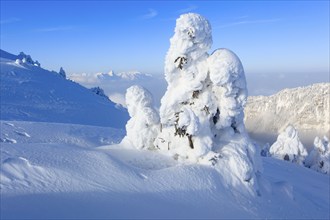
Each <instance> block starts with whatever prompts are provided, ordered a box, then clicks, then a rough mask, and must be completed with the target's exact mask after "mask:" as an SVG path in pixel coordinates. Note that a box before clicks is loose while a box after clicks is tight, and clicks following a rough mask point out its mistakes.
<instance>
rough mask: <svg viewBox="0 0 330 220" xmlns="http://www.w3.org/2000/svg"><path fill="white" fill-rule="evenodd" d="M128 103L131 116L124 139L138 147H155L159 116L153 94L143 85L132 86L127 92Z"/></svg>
mask: <svg viewBox="0 0 330 220" xmlns="http://www.w3.org/2000/svg"><path fill="white" fill-rule="evenodd" d="M126 105H127V110H128V113H129V115H130V117H131V118H130V120H129V121H128V122H127V124H126V132H127V135H126V137H125V138H124V140H123V141H128V142H129V143H130V144H131V145H132V146H134V147H135V148H137V149H153V148H154V145H153V142H154V141H155V138H156V136H157V133H158V132H159V116H158V113H157V112H156V110H155V109H154V108H153V99H152V95H151V94H150V92H149V91H148V90H146V89H144V88H143V87H141V86H131V87H130V88H128V89H127V92H126Z"/></svg>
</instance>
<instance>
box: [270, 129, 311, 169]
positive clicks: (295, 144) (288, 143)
mask: <svg viewBox="0 0 330 220" xmlns="http://www.w3.org/2000/svg"><path fill="white" fill-rule="evenodd" d="M269 153H270V155H271V156H272V157H275V158H278V159H282V160H287V161H291V162H293V163H298V164H300V165H303V162H304V160H305V158H306V156H307V154H308V153H307V150H306V149H305V147H304V146H303V144H302V143H301V142H300V139H299V135H298V132H297V130H296V129H295V128H294V127H293V126H292V125H289V126H288V127H287V128H286V129H285V130H284V131H283V132H282V133H280V135H279V136H278V138H277V140H276V142H275V143H274V144H273V145H272V146H271V147H270V149H269Z"/></svg>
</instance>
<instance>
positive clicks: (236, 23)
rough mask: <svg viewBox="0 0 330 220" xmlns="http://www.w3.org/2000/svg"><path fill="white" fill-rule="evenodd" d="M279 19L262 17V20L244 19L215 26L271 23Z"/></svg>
mask: <svg viewBox="0 0 330 220" xmlns="http://www.w3.org/2000/svg"><path fill="white" fill-rule="evenodd" d="M280 20H281V19H278V18H275V19H264V20H245V21H237V22H232V23H228V24H224V25H220V26H217V27H215V28H226V27H232V26H237V25H245V24H262V23H273V22H278V21H280Z"/></svg>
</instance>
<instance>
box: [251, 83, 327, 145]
mask: <svg viewBox="0 0 330 220" xmlns="http://www.w3.org/2000/svg"><path fill="white" fill-rule="evenodd" d="M329 97H330V83H319V84H314V85H311V86H306V87H298V88H294V89H285V90H282V91H280V92H279V93H277V94H275V95H272V96H254V97H249V98H248V102H247V105H246V108H245V125H246V128H247V130H248V132H249V134H250V135H251V136H252V137H253V138H254V139H259V140H261V142H262V143H263V144H265V143H266V142H269V143H273V142H274V141H275V140H276V137H277V134H278V133H279V132H280V131H282V130H283V129H284V128H286V127H287V126H288V125H289V124H291V125H293V126H294V127H295V128H296V129H297V130H298V131H299V134H300V136H301V141H302V143H303V144H304V145H305V146H306V147H307V146H312V144H313V140H314V138H315V136H320V137H323V136H324V135H326V136H329V132H330V114H329V112H330V99H329Z"/></svg>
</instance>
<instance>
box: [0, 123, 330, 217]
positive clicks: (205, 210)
mask: <svg viewBox="0 0 330 220" xmlns="http://www.w3.org/2000/svg"><path fill="white" fill-rule="evenodd" d="M116 131H118V130H115V129H113V130H112V131H111V129H109V128H104V127H92V126H82V125H75V124H56V123H55V124H54V123H40V122H22V121H1V132H2V135H4V134H5V133H6V134H7V137H8V138H11V139H15V140H16V141H17V143H16V144H13V143H1V149H0V150H1V154H0V156H1V171H0V176H1V178H0V187H1V191H0V196H1V203H0V208H1V210H0V217H1V219H8V218H12V219H19V218H21V219H67V218H75V219H81V218H88V219H101V218H106V219H110V218H122V219H127V218H134V219H136V218H140V219H141V218H143V219H147V218H148V219H155V218H176V219H177V218H185V219H196V218H199V219H207V218H213V219H221V218H222V219H229V218H236V219H237V218H238V219H247V218H252V219H259V218H263V219H264V218H267V219H278V218H281V219H282V218H287V219H320V218H323V219H327V218H328V217H329V207H330V204H329V194H330V192H329V184H330V183H329V178H328V176H326V175H322V174H320V173H317V172H314V171H312V170H310V169H306V168H304V167H301V166H296V165H295V164H292V163H287V162H283V161H280V160H274V159H273V158H270V157H268V158H263V164H264V169H265V171H264V174H263V176H262V177H261V178H260V193H261V196H258V197H251V196H244V195H243V194H242V193H240V191H239V189H236V188H234V187H233V188H230V189H228V188H227V187H226V186H225V182H226V181H224V179H223V177H222V176H221V175H219V173H218V172H217V171H216V170H215V169H213V168H212V167H210V166H204V165H199V164H190V165H189V164H182V163H179V162H178V161H176V160H174V159H173V158H171V157H168V156H165V155H163V154H159V153H158V152H154V151H141V150H136V149H133V148H131V147H129V148H122V147H116V146H114V145H111V146H103V147H97V148H95V147H96V145H100V144H101V145H102V143H103V144H109V143H111V142H112V141H113V142H118V141H120V137H123V133H122V132H121V131H119V133H117V134H118V136H117V135H116ZM17 132H19V133H24V132H25V133H26V134H28V135H29V136H30V137H27V136H25V135H20V134H18V133H17ZM93 134H94V135H93ZM3 137H4V136H1V138H3ZM104 139H106V140H107V142H103V141H102V140H104ZM223 165H224V166H228V165H227V164H226V163H225V162H224V163H223Z"/></svg>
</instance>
